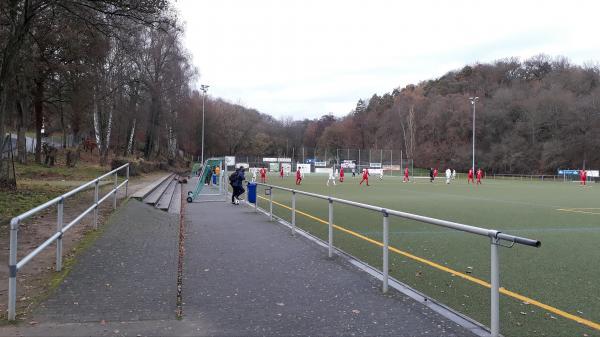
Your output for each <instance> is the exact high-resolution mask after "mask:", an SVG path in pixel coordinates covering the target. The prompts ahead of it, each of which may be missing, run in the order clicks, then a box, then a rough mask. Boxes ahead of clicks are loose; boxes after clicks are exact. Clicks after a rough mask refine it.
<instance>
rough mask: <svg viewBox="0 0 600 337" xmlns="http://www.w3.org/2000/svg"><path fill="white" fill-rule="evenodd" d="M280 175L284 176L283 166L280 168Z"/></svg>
mask: <svg viewBox="0 0 600 337" xmlns="http://www.w3.org/2000/svg"><path fill="white" fill-rule="evenodd" d="M279 175H280V176H282V177H283V167H282V168H281V170H279Z"/></svg>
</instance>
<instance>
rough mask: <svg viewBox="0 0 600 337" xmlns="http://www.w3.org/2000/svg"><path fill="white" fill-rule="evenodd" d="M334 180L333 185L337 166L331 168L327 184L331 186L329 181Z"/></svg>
mask: <svg viewBox="0 0 600 337" xmlns="http://www.w3.org/2000/svg"><path fill="white" fill-rule="evenodd" d="M330 181H331V182H333V186H335V167H332V168H331V172H329V178H327V186H329V182H330Z"/></svg>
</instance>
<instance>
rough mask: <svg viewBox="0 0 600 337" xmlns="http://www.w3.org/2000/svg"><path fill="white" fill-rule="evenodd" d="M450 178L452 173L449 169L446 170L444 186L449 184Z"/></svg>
mask: <svg viewBox="0 0 600 337" xmlns="http://www.w3.org/2000/svg"><path fill="white" fill-rule="evenodd" d="M450 178H452V171H451V170H450V168H447V169H446V184H450Z"/></svg>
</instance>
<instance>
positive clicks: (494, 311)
mask: <svg viewBox="0 0 600 337" xmlns="http://www.w3.org/2000/svg"><path fill="white" fill-rule="evenodd" d="M256 184H257V185H261V186H264V187H265V188H267V189H268V190H269V192H270V193H269V217H270V219H273V189H278V190H282V191H288V192H291V193H292V233H293V232H294V231H295V227H296V217H295V216H296V194H301V195H306V196H310V197H314V198H318V199H323V200H327V201H328V208H329V221H328V233H327V236H328V238H327V239H328V240H327V241H328V256H329V257H332V255H333V226H334V225H333V203H334V202H335V203H339V204H344V205H349V206H354V207H358V208H362V209H367V210H371V211H375V212H380V213H382V214H383V266H382V275H383V276H382V283H383V284H382V291H383V292H384V293H385V292H387V291H388V282H389V216H390V215H393V216H396V217H399V218H403V219H408V220H414V221H419V222H423V223H428V224H432V225H436V226H440V227H445V228H450V229H454V230H459V231H462V232H467V233H471V234H477V235H481V236H486V237H488V238H490V247H491V254H490V260H491V261H490V262H491V266H490V268H491V273H490V296H491V308H490V309H491V310H490V333H491V336H493V337H497V336H499V335H500V258H499V253H498V247H499V246H503V245H502V244H501V241H507V242H510V243H511V244H510V245H509V246H508V247H512V245H514V244H516V243H518V244H521V245H525V246H531V247H540V246H541V242H540V241H539V240H534V239H529V238H525V237H520V236H515V235H510V234H506V233H501V232H500V231H497V230H495V229H487V228H481V227H476V226H470V225H465V224H461V223H457V222H452V221H446V220H441V219H436V218H430V217H426V216H422V215H417V214H412V213H406V212H401V211H396V210H390V209H386V208H383V207H379V206H373V205H369V204H364V203H360V202H355V201H351V200H346V199H339V198H334V197H330V196H326V195H321V194H316V193H311V192H305V191H299V190H294V189H291V188H286V187H280V186H275V185H268V184H263V183H256ZM255 207H257V206H256V205H255Z"/></svg>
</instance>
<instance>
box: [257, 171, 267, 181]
mask: <svg viewBox="0 0 600 337" xmlns="http://www.w3.org/2000/svg"><path fill="white" fill-rule="evenodd" d="M259 172H260V182H261V183H263V184H264V183H266V182H267V170H266V169H265V168H264V167H261V168H260V171H259Z"/></svg>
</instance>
